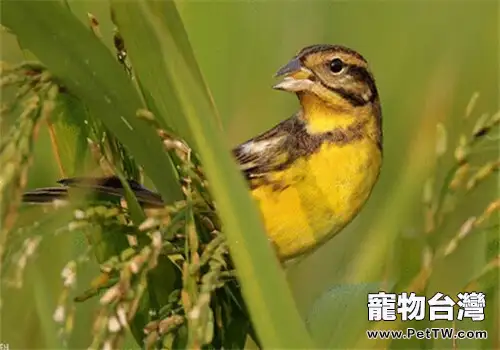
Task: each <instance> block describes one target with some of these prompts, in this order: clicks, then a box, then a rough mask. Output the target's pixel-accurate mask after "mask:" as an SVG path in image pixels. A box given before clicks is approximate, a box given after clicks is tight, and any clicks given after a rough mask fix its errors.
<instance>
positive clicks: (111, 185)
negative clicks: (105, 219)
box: [23, 176, 164, 207]
mask: <svg viewBox="0 0 500 350" xmlns="http://www.w3.org/2000/svg"><path fill="white" fill-rule="evenodd" d="M58 183H59V184H60V185H62V186H60V187H44V188H37V189H34V190H32V191H28V192H25V193H24V194H23V202H25V203H51V202H54V201H56V200H66V199H68V196H69V192H70V190H71V189H73V188H74V189H80V190H86V191H88V192H89V193H91V194H96V195H107V196H111V197H115V198H116V197H124V196H125V190H124V188H123V185H122V183H121V181H120V179H119V178H118V177H116V176H108V177H72V178H66V179H62V180H59V181H58ZM128 184H129V186H130V188H131V189H132V191H133V192H134V194H135V196H136V197H137V199H138V200H139V203H141V204H143V205H145V206H149V207H162V206H164V202H163V200H162V198H161V197H160V195H159V194H158V193H156V192H153V191H150V190H148V189H147V188H145V187H144V186H142V185H141V184H140V183H138V182H137V181H134V180H128Z"/></svg>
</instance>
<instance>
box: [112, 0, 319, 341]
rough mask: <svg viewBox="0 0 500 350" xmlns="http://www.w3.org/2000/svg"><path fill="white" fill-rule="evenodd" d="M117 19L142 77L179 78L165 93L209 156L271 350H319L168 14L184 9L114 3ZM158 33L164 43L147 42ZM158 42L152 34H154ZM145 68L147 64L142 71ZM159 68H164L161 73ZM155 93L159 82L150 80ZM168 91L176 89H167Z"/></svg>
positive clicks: (251, 302)
mask: <svg viewBox="0 0 500 350" xmlns="http://www.w3.org/2000/svg"><path fill="white" fill-rule="evenodd" d="M112 4H113V10H114V14H115V20H116V21H117V23H118V24H119V30H120V32H121V33H122V35H123V37H124V39H125V42H126V43H127V47H128V50H129V52H130V56H131V57H132V59H133V64H134V66H135V67H136V70H137V74H138V75H140V76H142V75H143V72H142V69H148V70H150V71H151V72H150V73H149V74H148V75H149V76H156V77H157V76H158V74H159V73H162V74H166V76H165V79H168V80H169V81H170V82H174V83H175V87H176V90H175V92H173V91H171V92H170V93H169V94H170V95H169V96H165V95H164V96H163V98H169V99H178V101H179V105H180V106H181V107H182V114H179V115H177V116H175V119H172V122H173V123H174V125H173V127H174V129H177V130H182V129H183V128H184V129H187V130H188V132H189V135H190V137H192V138H193V140H194V143H193V146H194V147H195V149H196V150H197V151H198V153H199V155H200V156H201V160H202V162H203V165H204V169H205V171H206V173H207V177H208V179H209V182H210V185H211V190H212V192H213V194H214V196H215V200H216V202H217V205H218V208H219V213H220V215H221V218H222V220H223V223H224V230H225V232H226V235H227V238H228V241H229V246H230V251H231V256H232V258H233V260H234V262H235V265H236V268H237V271H238V274H239V277H240V281H241V285H242V290H243V295H244V297H245V300H246V302H247V306H248V308H249V309H250V314H251V318H252V321H253V324H254V326H255V328H256V330H257V333H258V335H259V337H260V339H261V341H262V344H263V346H264V347H266V348H297V347H298V348H311V347H312V341H311V340H310V338H309V335H308V333H307V331H306V329H305V326H304V324H303V322H302V320H301V319H300V316H299V314H298V312H297V309H296V307H295V304H294V300H293V298H292V294H291V292H290V289H289V288H288V286H287V283H286V280H285V276H284V274H283V272H282V271H281V269H280V267H279V263H278V261H277V259H276V257H275V254H274V252H273V251H272V249H271V247H270V245H269V242H268V240H267V238H266V235H265V233H264V230H263V227H262V224H261V222H260V218H259V215H258V213H257V211H256V208H255V205H254V204H253V203H252V201H251V199H250V198H249V196H248V190H247V186H246V184H245V183H244V181H243V178H242V176H241V174H239V173H238V171H237V169H236V167H235V166H234V161H233V160H232V159H231V158H230V155H229V152H228V149H227V146H226V145H225V144H224V143H223V142H221V141H220V140H221V139H222V135H221V134H220V131H219V129H218V128H217V126H216V123H215V120H216V119H217V118H216V117H215V115H214V109H213V108H212V104H211V100H210V97H209V96H208V95H207V93H206V89H205V88H204V85H203V83H202V82H200V81H199V76H197V74H196V73H194V72H196V71H197V68H195V67H192V65H193V64H194V63H193V62H190V61H188V60H186V59H185V57H186V55H185V54H183V51H184V50H185V49H186V48H185V47H182V46H179V45H178V42H177V41H176V39H175V38H176V37H178V36H179V35H185V33H182V32H183V28H182V27H179V26H171V24H170V23H169V21H168V17H167V14H168V13H169V12H170V13H171V11H176V9H175V6H172V3H171V2H158V1H140V2H122V1H113V2H112ZM180 33H182V34H180ZM145 38H154V40H155V42H156V43H157V44H158V45H155V46H151V45H147V46H146V45H145V41H144V40H145ZM151 40H152V39H151ZM144 56H152V57H155V59H156V64H155V65H154V66H151V65H149V66H147V65H146V64H144V63H143V64H141V63H139V60H145V61H147V57H144ZM141 67H143V68H141ZM154 72H158V74H155V73H154ZM142 84H143V85H144V88H146V89H149V90H150V91H151V94H154V93H155V92H154V89H156V88H157V86H158V84H153V83H151V84H148V82H147V81H142ZM164 91H166V93H167V92H168V89H167V88H165V90H164Z"/></svg>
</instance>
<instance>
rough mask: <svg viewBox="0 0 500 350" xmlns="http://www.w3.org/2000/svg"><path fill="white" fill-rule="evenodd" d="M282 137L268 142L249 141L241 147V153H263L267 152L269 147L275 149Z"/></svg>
mask: <svg viewBox="0 0 500 350" xmlns="http://www.w3.org/2000/svg"><path fill="white" fill-rule="evenodd" d="M282 138H283V136H282V137H275V138H271V139H268V140H262V141H253V140H252V141H248V142H246V143H244V144H242V145H241V151H242V152H243V153H263V152H265V151H266V150H267V149H268V148H269V147H273V146H275V145H276V144H278V143H279V142H280V141H281V139H282Z"/></svg>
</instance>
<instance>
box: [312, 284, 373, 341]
mask: <svg viewBox="0 0 500 350" xmlns="http://www.w3.org/2000/svg"><path fill="white" fill-rule="evenodd" d="M379 290H380V284H379V283H362V284H349V285H343V286H336V287H334V288H332V289H330V290H329V291H327V292H325V293H324V294H323V295H321V296H320V297H319V298H318V300H316V302H315V303H314V304H313V307H312V308H311V310H310V312H309V314H308V316H307V326H308V328H309V330H310V332H311V334H312V336H313V338H314V340H315V341H316V343H317V344H318V345H319V346H320V347H322V348H328V349H333V348H337V349H350V348H353V346H354V345H355V343H356V341H357V340H358V339H359V338H360V337H361V336H364V332H365V331H366V330H367V329H370V326H369V321H368V309H367V306H366V305H367V299H368V293H373V292H378V291H379Z"/></svg>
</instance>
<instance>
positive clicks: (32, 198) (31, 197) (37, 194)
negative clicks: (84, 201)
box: [23, 187, 68, 204]
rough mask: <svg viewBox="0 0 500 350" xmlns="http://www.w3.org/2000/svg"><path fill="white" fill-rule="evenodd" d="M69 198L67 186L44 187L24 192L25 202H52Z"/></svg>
mask: <svg viewBox="0 0 500 350" xmlns="http://www.w3.org/2000/svg"><path fill="white" fill-rule="evenodd" d="M67 198H68V189H67V188H65V187H43V188H37V189H34V190H33V191H28V192H25V193H23V202H25V203H32V204H40V203H52V202H54V201H56V200H66V199H67Z"/></svg>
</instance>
